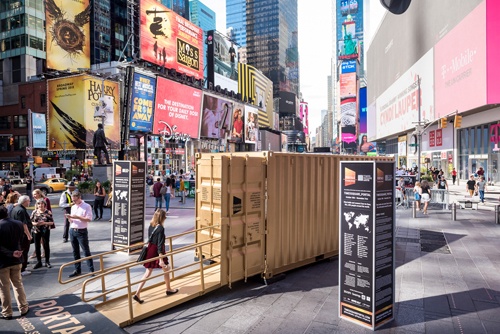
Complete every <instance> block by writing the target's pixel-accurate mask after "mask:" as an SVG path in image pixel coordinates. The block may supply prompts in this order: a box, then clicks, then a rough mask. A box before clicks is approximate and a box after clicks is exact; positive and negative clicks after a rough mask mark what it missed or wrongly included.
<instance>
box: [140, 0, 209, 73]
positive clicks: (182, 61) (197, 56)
mask: <svg viewBox="0 0 500 334" xmlns="http://www.w3.org/2000/svg"><path fill="white" fill-rule="evenodd" d="M203 39H204V37H203V30H202V29H200V28H199V27H197V26H195V25H194V24H192V23H191V22H189V21H188V20H186V19H184V18H183V17H182V16H179V15H177V14H176V13H175V12H174V11H172V10H170V9H168V8H167V7H165V6H163V5H161V4H160V3H158V2H157V1H155V0H141V58H142V59H144V60H146V61H149V62H151V63H154V64H157V65H160V66H165V67H166V68H173V69H175V70H177V72H180V73H185V74H186V75H189V76H193V77H195V78H196V79H203V67H204V65H203V45H204V44H203Z"/></svg>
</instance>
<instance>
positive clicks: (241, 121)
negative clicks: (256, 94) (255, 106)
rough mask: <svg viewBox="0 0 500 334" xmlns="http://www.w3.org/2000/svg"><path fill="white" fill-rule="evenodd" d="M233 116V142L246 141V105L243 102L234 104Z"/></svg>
mask: <svg viewBox="0 0 500 334" xmlns="http://www.w3.org/2000/svg"><path fill="white" fill-rule="evenodd" d="M233 110H234V111H233V114H232V115H233V117H232V120H231V129H232V130H231V139H230V141H231V142H233V143H243V142H245V131H244V129H245V105H244V104H242V103H234V104H233Z"/></svg>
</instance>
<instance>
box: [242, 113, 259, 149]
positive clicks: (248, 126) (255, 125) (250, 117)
mask: <svg viewBox="0 0 500 334" xmlns="http://www.w3.org/2000/svg"><path fill="white" fill-rule="evenodd" d="M258 131H259V111H258V110H257V108H254V107H251V106H245V143H247V144H255V143H256V141H257V140H258V139H259V134H258Z"/></svg>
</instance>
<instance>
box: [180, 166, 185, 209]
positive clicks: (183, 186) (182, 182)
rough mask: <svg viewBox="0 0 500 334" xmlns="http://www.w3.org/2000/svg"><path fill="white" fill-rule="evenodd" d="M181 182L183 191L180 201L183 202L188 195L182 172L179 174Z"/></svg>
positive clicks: (181, 190) (181, 191)
mask: <svg viewBox="0 0 500 334" xmlns="http://www.w3.org/2000/svg"><path fill="white" fill-rule="evenodd" d="M181 171H182V169H181ZM179 183H180V188H179V191H180V193H181V200H180V201H179V202H180V203H182V202H184V196H186V186H185V185H184V180H183V179H182V174H181V175H179Z"/></svg>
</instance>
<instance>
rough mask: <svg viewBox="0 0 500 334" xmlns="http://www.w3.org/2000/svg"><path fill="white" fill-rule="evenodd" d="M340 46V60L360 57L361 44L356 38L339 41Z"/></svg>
mask: <svg viewBox="0 0 500 334" xmlns="http://www.w3.org/2000/svg"><path fill="white" fill-rule="evenodd" d="M338 46H339V50H338V56H339V59H340V60H346V59H356V58H358V57H359V45H358V40H357V39H356V38H353V39H347V40H343V41H339V42H338Z"/></svg>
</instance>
